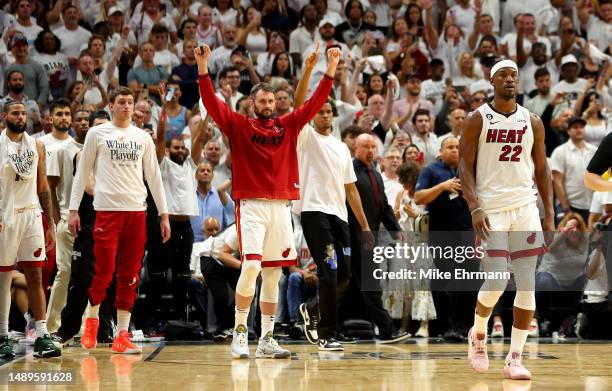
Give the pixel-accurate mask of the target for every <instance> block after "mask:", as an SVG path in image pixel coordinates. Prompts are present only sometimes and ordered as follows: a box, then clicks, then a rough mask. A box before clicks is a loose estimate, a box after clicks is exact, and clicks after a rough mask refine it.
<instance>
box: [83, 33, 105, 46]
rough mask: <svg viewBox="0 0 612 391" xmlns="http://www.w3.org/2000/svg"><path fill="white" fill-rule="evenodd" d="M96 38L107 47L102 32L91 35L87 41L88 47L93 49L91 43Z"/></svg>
mask: <svg viewBox="0 0 612 391" xmlns="http://www.w3.org/2000/svg"><path fill="white" fill-rule="evenodd" d="M96 39H98V40H100V41H102V45H104V48H105V49H106V40H105V39H104V37H103V36H101V35H100V34H92V35H91V37H89V41H87V49H91V43H92V42H93V41H95V40H96Z"/></svg>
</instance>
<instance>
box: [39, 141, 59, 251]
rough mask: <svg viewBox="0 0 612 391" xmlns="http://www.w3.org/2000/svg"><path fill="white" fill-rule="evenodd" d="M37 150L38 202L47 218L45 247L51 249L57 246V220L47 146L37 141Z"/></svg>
mask: <svg viewBox="0 0 612 391" xmlns="http://www.w3.org/2000/svg"><path fill="white" fill-rule="evenodd" d="M36 150H37V152H38V167H37V168H36V169H37V172H36V192H37V193H38V202H39V203H40V208H41V209H42V211H43V213H44V214H45V218H46V219H47V225H48V228H47V233H46V234H45V249H46V250H47V251H49V250H51V249H52V248H53V247H54V246H55V222H54V221H53V207H52V206H51V192H50V190H49V183H48V182H47V170H46V167H45V165H46V163H45V158H46V156H47V152H46V151H45V146H44V145H43V143H41V142H40V141H36Z"/></svg>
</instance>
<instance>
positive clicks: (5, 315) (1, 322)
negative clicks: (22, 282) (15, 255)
mask: <svg viewBox="0 0 612 391" xmlns="http://www.w3.org/2000/svg"><path fill="white" fill-rule="evenodd" d="M11 280H12V278H11V273H7V272H1V273H0V336H3V337H4V336H8V335H9V313H10V310H11Z"/></svg>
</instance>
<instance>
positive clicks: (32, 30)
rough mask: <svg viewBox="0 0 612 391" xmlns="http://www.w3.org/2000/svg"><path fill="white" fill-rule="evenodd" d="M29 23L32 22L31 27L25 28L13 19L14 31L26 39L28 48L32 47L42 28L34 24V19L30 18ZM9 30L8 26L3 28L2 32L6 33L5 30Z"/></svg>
mask: <svg viewBox="0 0 612 391" xmlns="http://www.w3.org/2000/svg"><path fill="white" fill-rule="evenodd" d="M30 22H32V25H31V26H27V27H26V26H22V25H21V24H19V21H18V20H17V19H15V23H14V26H15V30H17V31H19V32H20V33H21V34H23V36H24V37H26V38H27V39H28V45H29V46H30V47H33V45H34V41H35V40H36V37H38V33H40V32H41V31H42V30H43V28H42V27H40V26H39V25H38V24H36V19H35V18H30ZM9 28H10V26H7V27H5V29H4V32H5V33H6V30H8V29H9Z"/></svg>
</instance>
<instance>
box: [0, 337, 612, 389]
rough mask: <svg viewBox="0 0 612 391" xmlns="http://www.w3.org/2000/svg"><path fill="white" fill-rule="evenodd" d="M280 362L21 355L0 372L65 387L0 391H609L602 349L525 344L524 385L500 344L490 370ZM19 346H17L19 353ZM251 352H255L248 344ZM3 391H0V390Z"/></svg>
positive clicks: (151, 348)
mask: <svg viewBox="0 0 612 391" xmlns="http://www.w3.org/2000/svg"><path fill="white" fill-rule="evenodd" d="M284 346H286V347H288V348H289V349H290V350H291V351H292V353H293V354H292V357H291V359H285V360H266V359H255V358H251V359H249V360H232V359H231V358H230V355H229V351H228V349H229V345H228V344H212V343H181V344H172V343H167V344H164V343H161V344H146V345H144V352H143V354H142V355H139V356H125V355H111V354H110V352H109V349H108V348H106V347H98V348H97V349H96V350H95V351H94V352H92V353H87V352H86V351H84V350H82V349H80V348H66V349H64V355H63V356H62V357H61V358H55V359H46V360H40V359H35V358H33V357H32V355H31V351H29V350H28V351H26V352H25V354H24V355H21V356H18V357H17V358H16V359H15V360H13V361H11V362H5V363H4V364H3V365H1V366H0V377H3V378H6V375H7V374H8V373H9V372H13V373H15V372H17V371H20V370H29V371H49V370H55V371H70V373H72V374H73V376H74V377H75V382H74V384H73V385H71V386H68V385H53V386H50V385H47V386H23V385H22V386H15V385H13V384H12V385H10V386H9V385H6V382H4V384H5V385H0V390H2V391H4V390H11V391H12V390H37V391H38V390H69V389H78V390H88V391H91V390H121V391H124V390H125V391H131V390H134V391H136V390H147V391H148V390H150V391H158V390H161V391H182V390H198V391H199V390H214V391H226V390H228V391H246V390H251V391H253V390H262V391H297V390H320V391H332V390H334V391H336V390H338V391H343V390H349V391H359V390H367V391H372V390H385V391H393V390H398V391H399V390H402V391H403V390H418V391H429V390H443V391H450V390H470V391H487V390H491V391H492V390H521V391H522V390H530V389H533V390H588V391H599V390H602V391H603V390H612V343H609V342H599V343H598V342H588V343H587V342H584V341H577V340H568V341H564V342H560V343H551V342H550V340H542V339H541V340H540V341H539V342H535V341H529V342H528V345H527V346H526V349H525V358H524V363H525V365H526V367H527V368H529V369H530V370H531V371H532V373H533V376H534V379H533V380H532V381H510V380H503V379H502V376H501V368H502V366H503V358H504V357H505V354H506V352H507V349H508V348H509V340H507V339H506V340H505V341H504V342H497V343H493V344H491V343H490V344H489V358H490V369H489V372H488V373H486V374H476V373H474V372H472V371H471V370H470V369H469V367H468V364H467V360H466V345H465V344H448V343H439V342H436V341H435V340H433V339H432V340H418V341H415V340H409V341H407V342H406V343H404V344H399V345H377V344H373V343H360V344H350V345H345V346H346V350H345V352H344V354H341V353H323V352H321V353H320V352H319V351H318V350H317V349H316V347H315V346H312V345H307V344H290V345H289V344H285V345H284ZM22 349H23V348H22ZM251 354H252V356H253V357H254V355H255V346H251ZM7 387H8V388H7Z"/></svg>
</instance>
